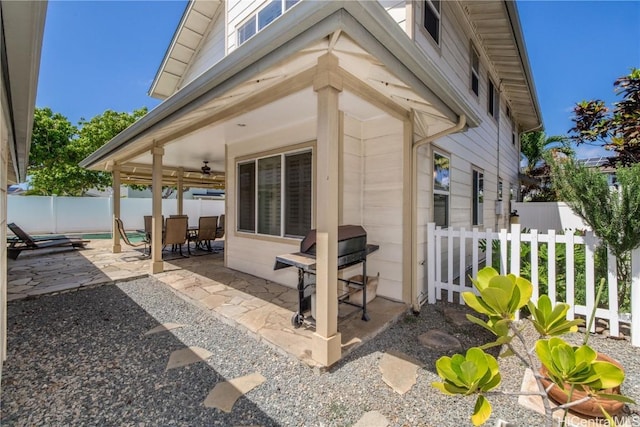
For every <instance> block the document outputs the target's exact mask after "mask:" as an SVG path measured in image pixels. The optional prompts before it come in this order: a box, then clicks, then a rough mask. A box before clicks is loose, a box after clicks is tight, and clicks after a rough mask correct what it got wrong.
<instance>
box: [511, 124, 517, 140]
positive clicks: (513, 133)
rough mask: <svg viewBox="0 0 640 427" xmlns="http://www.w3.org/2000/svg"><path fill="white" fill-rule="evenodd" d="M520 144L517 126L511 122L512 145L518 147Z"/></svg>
mask: <svg viewBox="0 0 640 427" xmlns="http://www.w3.org/2000/svg"><path fill="white" fill-rule="evenodd" d="M516 142H518V131H517V130H516V124H515V123H514V122H513V120H512V121H511V144H512V145H516Z"/></svg>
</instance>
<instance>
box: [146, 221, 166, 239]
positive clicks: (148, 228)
mask: <svg viewBox="0 0 640 427" xmlns="http://www.w3.org/2000/svg"><path fill="white" fill-rule="evenodd" d="M152 218H153V216H151V215H145V216H144V234H145V239H146V240H147V242H148V243H149V245H151V234H152V228H153V227H152V224H151V222H152ZM161 221H162V233H163V234H164V215H162V219H161Z"/></svg>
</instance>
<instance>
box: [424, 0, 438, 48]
mask: <svg viewBox="0 0 640 427" xmlns="http://www.w3.org/2000/svg"><path fill="white" fill-rule="evenodd" d="M423 25H424V28H425V29H426V30H427V32H428V33H429V34H431V37H433V40H434V41H435V42H436V43H437V44H440V0H425V1H424V23H423Z"/></svg>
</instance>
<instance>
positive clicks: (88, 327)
mask: <svg viewBox="0 0 640 427" xmlns="http://www.w3.org/2000/svg"><path fill="white" fill-rule="evenodd" d="M444 307H445V305H440V304H439V305H436V306H427V307H425V309H424V310H423V311H422V313H421V314H420V316H417V317H415V316H412V315H408V316H407V317H405V318H404V319H401V320H400V321H399V322H398V323H396V324H395V325H393V326H391V327H390V328H389V329H387V330H386V331H385V332H383V333H381V334H380V335H378V336H377V337H376V338H375V339H374V340H372V341H369V342H368V343H366V344H364V345H363V346H361V347H360V348H358V349H357V350H356V351H354V352H353V353H351V354H350V355H349V356H348V357H346V358H345V359H344V360H342V361H341V362H339V363H338V364H337V366H335V367H333V368H332V369H331V370H330V371H329V372H326V373H318V372H317V371H314V370H312V369H310V368H309V367H307V366H305V365H303V364H302V363H300V362H298V361H296V360H293V359H292V358H290V357H289V356H286V355H283V354H281V353H280V352H278V351H276V350H274V349H273V348H271V347H269V346H267V345H265V344H263V343H260V342H257V341H256V340H255V339H254V338H252V337H250V336H249V335H248V334H246V333H245V332H243V331H242V330H240V329H237V328H234V327H231V326H229V325H226V324H224V323H222V322H220V321H218V320H217V319H216V318H214V317H213V316H212V315H210V314H209V313H208V312H207V311H204V310H202V309H200V308H198V307H196V306H194V305H192V304H190V303H188V302H187V301H185V300H183V299H182V298H180V297H179V296H177V295H176V294H174V293H173V291H171V290H169V289H168V288H167V287H165V286H164V285H162V284H160V283H159V282H157V281H155V280H154V279H152V278H145V279H140V280H136V281H131V282H125V283H120V284H117V285H111V286H103V287H99V288H94V289H87V290H83V291H79V292H72V293H65V294H59V295H54V296H47V297H41V298H38V299H34V300H22V301H14V302H11V303H9V319H8V333H9V337H8V360H7V361H6V362H5V364H4V369H3V377H2V398H1V412H0V416H1V418H0V422H1V424H2V425H3V426H10V425H11V426H13V425H16V426H32V425H37V426H40V425H53V426H58V425H65V426H66V425H74V426H76V425H82V426H89V425H90V426H97V425H99V426H112V425H118V426H121V425H126V426H128V425H136V426H145V425H151V426H169V425H176V426H201V425H202V426H204V425H207V426H212V425H213V426H241V425H262V426H276V425H282V426H347V425H352V424H354V423H355V422H357V421H358V420H359V419H360V418H361V417H362V415H363V414H364V413H365V412H367V411H372V410H377V411H379V412H381V413H382V414H383V415H384V416H385V417H386V418H387V419H388V420H389V421H390V423H391V425H393V426H462V425H471V424H470V421H469V415H470V414H471V412H472V408H473V403H474V400H473V399H471V398H460V397H449V396H444V395H442V394H440V393H439V392H438V391H436V390H435V389H434V388H432V387H431V386H430V384H431V382H432V381H434V380H437V376H436V375H435V373H434V372H435V369H434V364H435V361H436V360H437V359H438V357H440V356H441V355H442V354H439V353H434V352H433V351H431V350H428V349H426V348H425V347H423V346H422V345H421V344H420V343H419V342H418V340H417V336H418V335H420V334H422V333H424V332H425V331H427V330H429V329H432V328H439V329H443V330H446V331H448V332H449V333H451V334H452V335H454V336H456V337H457V338H458V339H459V340H460V341H461V342H462V344H463V346H464V347H465V348H468V347H471V346H474V345H479V344H481V343H484V342H487V338H488V337H487V336H486V335H485V334H484V333H483V331H482V330H479V329H478V328H477V327H475V326H472V327H467V328H466V329H463V328H456V327H455V326H453V325H451V324H447V322H446V321H445V319H444V317H443V315H442V311H443V308H444ZM456 307H460V306H456ZM164 322H174V323H184V324H186V325H188V326H187V327H184V328H181V329H177V330H173V331H172V333H161V334H154V335H149V336H145V335H144V333H145V332H146V331H148V330H149V329H151V328H153V327H155V326H157V325H158V324H159V323H164ZM577 338H579V337H577ZM590 344H592V345H593V346H594V347H596V348H597V349H598V350H600V351H605V352H607V353H608V354H610V355H613V356H614V357H616V358H617V359H618V360H620V361H621V362H622V364H623V365H624V366H625V368H626V370H627V381H626V382H625V385H624V387H623V392H624V393H625V394H627V395H629V396H630V397H632V398H635V399H637V400H639V401H640V364H639V363H638V360H640V359H639V356H640V349H635V348H632V347H631V346H630V345H629V343H628V342H625V341H614V340H611V339H604V338H597V337H594V338H592V339H591V342H590ZM185 345H190V346H199V347H204V348H206V349H208V350H209V351H211V352H212V353H213V356H212V357H211V358H210V359H208V360H207V363H197V364H194V365H191V366H188V367H183V368H178V369H172V370H170V371H165V367H166V363H167V360H168V357H169V354H170V353H171V352H172V351H174V350H176V349H180V348H182V347H184V346H185ZM389 350H395V351H401V352H404V353H406V354H408V355H410V356H411V357H413V358H416V359H418V360H420V361H421V362H422V363H423V364H424V368H423V369H420V370H419V371H418V378H417V384H416V385H415V386H414V387H413V388H412V389H411V390H410V391H409V392H407V393H406V394H405V395H402V396H401V395H399V394H397V393H395V392H394V391H393V390H391V388H390V387H389V386H387V385H386V384H385V383H384V382H383V381H382V377H381V373H380V370H379V368H378V362H379V360H380V358H381V357H382V355H383V353H384V352H386V351H389ZM501 368H502V373H503V378H504V386H503V387H504V388H505V389H519V387H520V382H521V378H522V372H523V369H522V367H521V366H519V365H518V363H517V361H516V360H515V359H514V358H509V359H506V360H504V361H502V362H501ZM253 372H259V373H261V374H262V375H264V376H265V377H266V379H267V381H266V382H265V383H263V384H262V385H260V386H258V387H257V388H256V389H254V390H252V391H250V392H249V393H248V394H247V395H246V396H245V397H243V398H240V399H239V400H238V401H237V402H236V404H235V406H234V407H233V411H232V412H231V413H230V414H226V413H224V412H221V411H219V410H217V409H207V408H205V407H204V405H203V401H204V399H205V397H206V396H207V394H208V393H209V391H210V390H211V389H212V388H213V387H214V386H215V384H216V383H217V382H220V381H224V380H226V379H232V378H235V377H239V376H243V375H248V374H250V373H253ZM491 401H492V402H493V407H494V415H493V416H492V420H491V421H490V422H489V423H488V424H487V425H494V424H495V421H496V420H497V419H498V418H501V419H505V420H508V421H510V422H512V423H514V424H515V425H518V426H537V425H542V419H541V418H540V416H538V415H537V414H535V413H533V412H532V411H529V410H526V409H524V408H522V407H520V406H519V405H517V403H516V401H517V399H516V398H515V397H499V398H492V399H491ZM638 409H639V407H638V406H637V405H634V406H633V407H632V410H634V411H637V410H638ZM634 417H635V418H634V420H633V422H634V423H633V425H640V418H639V417H638V416H637V415H634Z"/></svg>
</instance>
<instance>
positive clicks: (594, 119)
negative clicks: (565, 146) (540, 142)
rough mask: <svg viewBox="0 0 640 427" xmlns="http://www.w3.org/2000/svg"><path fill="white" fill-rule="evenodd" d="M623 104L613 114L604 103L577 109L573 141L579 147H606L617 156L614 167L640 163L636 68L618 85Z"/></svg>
mask: <svg viewBox="0 0 640 427" xmlns="http://www.w3.org/2000/svg"><path fill="white" fill-rule="evenodd" d="M613 86H614V90H615V92H616V93H617V94H619V95H622V101H620V102H616V103H614V108H613V110H610V109H609V108H607V107H606V106H605V104H604V101H601V100H592V101H582V102H579V103H578V104H576V106H575V107H574V110H573V111H574V117H573V119H572V120H573V122H574V124H575V126H574V127H573V128H571V130H570V132H571V139H572V140H573V141H575V142H576V143H577V144H592V145H593V144H595V145H602V146H604V147H605V148H606V149H608V150H611V151H614V152H615V153H616V154H617V156H616V157H614V158H612V159H610V161H611V162H612V163H615V164H621V165H630V164H632V163H638V162H640V69H637V68H632V69H631V72H630V73H629V75H627V76H623V77H620V78H619V79H617V80H616V81H615V82H614V83H613Z"/></svg>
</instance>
